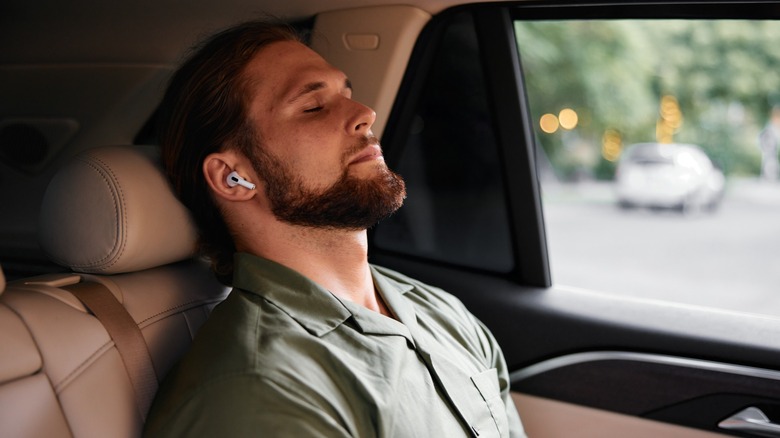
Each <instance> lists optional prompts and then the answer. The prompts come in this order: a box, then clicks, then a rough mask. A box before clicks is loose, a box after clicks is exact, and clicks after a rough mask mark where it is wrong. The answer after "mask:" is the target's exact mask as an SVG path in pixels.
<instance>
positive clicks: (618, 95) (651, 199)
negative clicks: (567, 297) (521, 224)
mask: <svg viewBox="0 0 780 438" xmlns="http://www.w3.org/2000/svg"><path fill="white" fill-rule="evenodd" d="M515 32H516V40H517V44H518V47H519V52H520V56H521V62H522V68H523V71H524V77H525V83H526V88H527V92H528V101H529V104H530V111H531V116H532V118H533V120H534V125H535V126H534V128H535V134H536V140H537V147H538V154H537V157H538V158H537V167H538V170H539V178H540V181H541V187H542V200H543V206H544V217H545V225H546V228H547V238H548V248H549V256H550V266H551V270H552V273H551V274H552V278H553V283H554V284H555V285H556V286H558V287H560V286H570V287H577V288H585V289H591V290H597V291H603V292H608V293H615V294H620V295H624V296H636V297H642V298H652V299H661V300H668V301H675V302H681V303H686V304H693V305H704V306H710V307H712V306H715V307H720V308H726V309H730V310H737V311H746V312H759V313H771V314H774V315H777V314H780V293H778V285H779V284H780V181H779V180H778V141H779V140H780V75H779V74H778V71H780V44H778V42H780V23H778V22H774V21H747V20H745V21H739V20H709V21H707V20H603V21H599V20H587V21H536V22H530V21H516V22H515Z"/></svg>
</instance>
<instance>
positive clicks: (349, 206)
mask: <svg viewBox="0 0 780 438" xmlns="http://www.w3.org/2000/svg"><path fill="white" fill-rule="evenodd" d="M244 74H245V75H246V76H245V78H246V79H247V80H248V83H249V86H248V90H249V96H250V104H249V111H248V116H249V119H250V123H252V124H253V125H254V127H255V131H256V132H257V133H258V134H259V135H258V136H259V142H258V143H259V144H258V145H256V148H255V157H253V166H254V167H255V171H256V172H257V173H258V175H260V177H261V178H262V179H263V180H264V183H265V186H266V187H265V191H266V194H267V197H268V199H269V202H270V204H271V208H272V210H273V212H274V214H275V215H276V216H277V218H278V219H280V220H283V221H286V222H288V223H292V224H296V225H304V226H313V227H324V228H340V229H356V230H357V229H365V228H368V227H370V226H372V225H374V224H375V223H376V222H377V221H379V220H381V219H382V218H384V217H386V216H388V215H390V214H391V213H393V212H394V211H395V210H397V209H398V208H399V207H400V206H401V204H402V203H403V198H404V196H405V194H406V192H405V188H404V183H403V180H402V179H401V177H400V176H398V175H396V174H395V173H393V172H391V171H390V170H389V169H388V168H387V166H386V165H385V162H384V158H383V157H382V152H381V149H380V147H379V142H378V140H377V139H376V137H374V135H373V133H372V132H371V126H372V124H373V123H374V119H375V117H376V115H375V113H374V111H373V110H371V109H370V108H368V107H366V106H364V105H362V104H360V103H358V102H355V101H353V100H352V99H351V97H352V89H351V86H350V84H349V81H348V80H347V78H346V76H345V75H344V73H343V72H341V71H339V70H337V69H335V68H334V67H332V66H330V65H329V64H328V63H327V62H325V60H324V59H322V58H321V57H320V56H319V55H317V54H316V53H315V52H314V51H312V50H311V49H309V48H308V47H306V46H304V45H302V44H299V43H295V42H278V43H274V44H271V45H269V46H268V47H266V48H264V49H263V50H262V51H261V52H260V53H259V54H258V55H257V56H256V57H255V59H254V60H253V61H252V62H250V63H249V65H248V66H247V69H246V71H245V73H244Z"/></svg>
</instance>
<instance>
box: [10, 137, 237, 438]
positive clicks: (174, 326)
mask: <svg viewBox="0 0 780 438" xmlns="http://www.w3.org/2000/svg"><path fill="white" fill-rule="evenodd" d="M156 163H157V160H156V158H155V154H154V149H144V148H140V147H137V146H122V147H103V148H96V149H92V150H89V151H87V152H85V153H83V154H81V155H79V156H78V157H76V158H75V159H73V160H72V162H71V163H69V164H68V165H66V166H65V167H63V168H62V169H61V170H60V171H59V172H58V173H57V175H56V176H55V177H54V178H53V180H52V181H51V183H50V185H49V188H48V189H47V192H46V195H45V197H44V201H43V205H42V208H41V224H40V231H41V246H42V247H43V249H44V250H45V251H46V252H47V253H48V254H49V256H50V257H51V259H52V260H54V261H55V262H57V263H59V264H61V265H63V266H66V267H68V268H69V269H71V270H72V271H73V273H66V274H50V275H44V276H40V277H34V278H28V279H23V280H17V281H12V282H9V283H8V284H7V285H6V287H5V290H4V291H2V289H0V291H2V292H0V406H2V409H0V435H2V436H4V437H67V436H75V437H135V436H140V434H141V430H142V428H143V420H144V417H145V415H146V412H142V410H143V409H139V397H137V395H136V393H137V390H136V389H135V387H134V386H133V382H132V381H131V378H130V377H129V375H128V368H126V366H125V363H124V362H123V356H122V355H120V354H119V352H118V350H117V347H116V345H115V343H114V341H113V340H112V339H111V337H110V336H109V334H108V333H107V331H106V329H105V327H104V326H103V324H101V322H100V321H98V319H96V318H95V316H93V315H92V314H91V313H90V312H89V311H88V310H87V309H86V307H85V306H84V304H82V302H81V301H79V299H77V298H76V297H75V296H74V295H73V294H72V293H71V292H70V291H69V290H68V288H70V287H72V285H73V284H76V283H79V282H97V283H100V284H102V285H103V286H105V288H107V290H103V292H105V293H107V292H108V291H110V292H111V293H112V294H113V295H114V296H115V297H116V300H117V301H118V302H119V303H121V306H120V307H119V309H120V310H121V307H124V309H126V311H127V313H129V315H130V317H131V318H132V320H130V319H128V321H130V322H131V323H132V322H134V323H135V324H137V327H138V328H140V330H141V333H142V334H143V336H142V337H140V336H139V339H143V340H145V341H146V345H147V346H148V352H149V354H148V355H147V357H149V356H150V357H151V362H152V365H153V370H154V372H153V374H154V375H155V376H153V377H152V379H153V380H154V378H155V377H156V381H153V382H151V384H152V385H155V386H156V384H157V383H158V382H159V381H161V380H162V379H163V378H164V377H165V375H166V374H167V372H168V371H169V370H170V368H171V367H172V366H173V365H174V364H175V362H176V361H177V359H178V358H179V357H180V356H181V354H182V353H183V352H184V351H185V350H186V349H187V348H188V346H189V344H190V342H191V340H192V338H193V336H194V334H195V332H196V331H197V330H198V328H199V327H200V326H201V324H202V323H203V322H204V321H205V320H206V318H207V316H208V314H209V312H210V311H211V309H212V308H213V307H214V306H215V305H216V304H217V303H218V302H219V301H221V300H222V299H224V297H225V296H226V294H227V289H226V288H225V287H224V286H222V285H220V284H219V283H217V282H216V280H215V278H214V276H213V275H212V274H211V273H210V272H209V270H208V267H207V266H206V265H205V264H204V263H203V262H202V261H199V260H196V259H193V256H194V254H195V240H196V231H195V228H194V226H193V224H192V222H191V219H190V218H189V215H188V212H187V210H186V209H185V208H184V207H183V206H182V205H181V204H180V203H179V202H178V201H177V200H176V199H175V197H174V195H173V194H172V192H171V190H170V187H169V185H168V183H167V181H166V180H165V178H164V176H163V175H162V172H161V171H160V169H159V166H158V165H157V164H156ZM99 289H100V288H99ZM123 312H124V311H123ZM131 325H132V324H131ZM150 369H151V367H150Z"/></svg>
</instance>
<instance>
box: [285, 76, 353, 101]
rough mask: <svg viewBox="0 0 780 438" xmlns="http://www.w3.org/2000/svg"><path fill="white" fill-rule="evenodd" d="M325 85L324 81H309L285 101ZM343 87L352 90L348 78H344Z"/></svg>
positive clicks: (295, 98)
mask: <svg viewBox="0 0 780 438" xmlns="http://www.w3.org/2000/svg"><path fill="white" fill-rule="evenodd" d="M325 87H327V84H326V83H325V82H324V81H318V82H310V83H308V84H306V85H304V86H303V87H301V88H300V89H299V90H298V91H297V92H296V93H295V94H293V96H292V97H291V98H290V99H288V100H287V103H294V102H295V101H296V100H298V99H301V98H302V97H304V96H306V95H307V94H309V93H313V92H315V91H317V90H321V89H323V88H325ZM344 88H347V89H350V90H352V82H351V81H350V80H349V78H345V79H344Z"/></svg>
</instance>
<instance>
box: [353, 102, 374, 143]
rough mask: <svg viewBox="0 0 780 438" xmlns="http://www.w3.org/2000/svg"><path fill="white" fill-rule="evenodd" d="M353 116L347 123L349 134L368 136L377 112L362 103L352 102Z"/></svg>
mask: <svg viewBox="0 0 780 438" xmlns="http://www.w3.org/2000/svg"><path fill="white" fill-rule="evenodd" d="M351 103H352V106H353V110H352V111H353V114H352V117H351V118H350V120H349V122H348V123H347V133H348V134H361V135H366V134H367V133H368V132H369V131H371V126H373V125H374V121H375V120H376V112H374V110H373V109H371V108H369V107H367V106H366V105H363V104H362V103H360V102H355V101H351Z"/></svg>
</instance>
